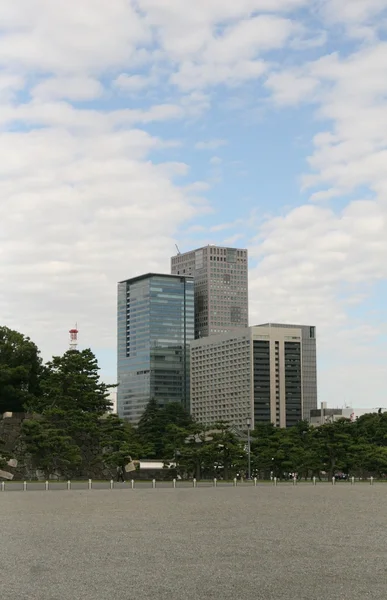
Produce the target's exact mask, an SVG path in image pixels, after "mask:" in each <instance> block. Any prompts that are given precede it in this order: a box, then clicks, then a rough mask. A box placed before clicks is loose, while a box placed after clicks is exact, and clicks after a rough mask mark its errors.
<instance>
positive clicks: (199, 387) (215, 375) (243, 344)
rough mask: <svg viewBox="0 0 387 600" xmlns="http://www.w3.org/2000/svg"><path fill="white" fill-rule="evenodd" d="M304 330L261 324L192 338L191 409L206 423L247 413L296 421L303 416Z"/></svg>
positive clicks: (279, 422) (239, 423)
mask: <svg viewBox="0 0 387 600" xmlns="http://www.w3.org/2000/svg"><path fill="white" fill-rule="evenodd" d="M303 335H304V334H303V330H302V327H301V326H296V325H295V326H293V327H283V326H282V325H279V326H275V325H266V326H264V325H260V326H255V327H249V328H246V329H239V330H237V331H234V332H229V333H224V334H220V335H214V336H211V337H207V338H201V339H198V340H195V341H194V342H192V343H191V412H192V415H193V417H194V418H195V419H196V420H198V421H199V422H201V423H203V424H205V425H212V424H214V423H216V422H217V421H220V420H222V421H228V422H229V423H230V424H231V425H233V426H235V427H237V428H238V429H242V430H243V429H246V419H247V418H250V419H251V422H252V423H251V424H252V427H254V425H255V424H256V423H267V422H273V423H274V424H275V425H276V426H277V427H291V426H293V425H295V424H296V423H297V422H298V421H300V420H301V419H302V418H303V415H304V411H303V388H304V385H305V381H306V377H305V375H304V373H303V364H302V356H303V348H302V344H303Z"/></svg>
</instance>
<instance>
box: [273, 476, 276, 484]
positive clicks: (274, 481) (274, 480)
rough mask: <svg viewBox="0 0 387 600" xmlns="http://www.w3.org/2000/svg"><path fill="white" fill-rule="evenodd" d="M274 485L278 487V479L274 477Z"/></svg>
mask: <svg viewBox="0 0 387 600" xmlns="http://www.w3.org/2000/svg"><path fill="white" fill-rule="evenodd" d="M273 485H277V477H274V479H273Z"/></svg>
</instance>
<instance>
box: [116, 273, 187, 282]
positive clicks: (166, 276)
mask: <svg viewBox="0 0 387 600" xmlns="http://www.w3.org/2000/svg"><path fill="white" fill-rule="evenodd" d="M151 277H165V278H167V279H172V278H174V279H192V280H193V277H191V276H190V275H171V274H168V273H145V274H144V275H137V276H136V277H130V278H129V279H123V280H122V281H119V282H118V283H126V282H129V283H134V282H135V281H141V279H150V278H151Z"/></svg>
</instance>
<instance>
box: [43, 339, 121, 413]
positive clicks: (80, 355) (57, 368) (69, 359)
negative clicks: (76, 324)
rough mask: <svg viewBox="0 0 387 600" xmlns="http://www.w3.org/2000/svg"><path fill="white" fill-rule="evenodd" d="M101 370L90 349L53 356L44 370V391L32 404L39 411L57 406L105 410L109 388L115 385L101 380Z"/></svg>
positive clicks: (108, 404) (72, 408)
mask: <svg viewBox="0 0 387 600" xmlns="http://www.w3.org/2000/svg"><path fill="white" fill-rule="evenodd" d="M98 371H99V367H98V362H97V359H96V357H95V355H94V354H93V353H92V351H91V350H90V349H87V350H82V351H81V352H78V351H74V350H69V351H68V352H66V353H65V354H64V355H63V356H54V357H53V359H52V360H51V361H50V362H48V363H47V365H46V368H45V371H44V376H43V378H42V381H41V389H42V395H41V397H40V398H38V399H37V401H36V402H35V403H32V404H31V408H32V409H34V410H35V411H36V412H42V411H44V410H45V409H48V408H54V407H56V408H58V409H61V410H64V411H66V412H71V411H82V412H85V413H93V414H95V415H103V414H105V413H106V412H107V411H108V410H109V409H110V408H111V402H110V400H109V390H110V389H111V388H114V387H116V386H114V385H106V384H105V383H102V382H101V381H100V376H99V372H98Z"/></svg>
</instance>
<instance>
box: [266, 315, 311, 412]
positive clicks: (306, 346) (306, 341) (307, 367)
mask: <svg viewBox="0 0 387 600" xmlns="http://www.w3.org/2000/svg"><path fill="white" fill-rule="evenodd" d="M259 327H274V328H277V329H278V328H284V329H294V328H297V329H300V330H301V338H302V344H301V358H302V417H303V419H305V420H306V421H309V418H310V411H311V410H315V409H316V408H317V347H316V327H315V326H314V325H286V324H283V323H266V324H264V325H259Z"/></svg>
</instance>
